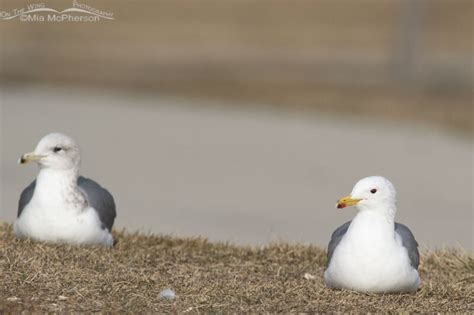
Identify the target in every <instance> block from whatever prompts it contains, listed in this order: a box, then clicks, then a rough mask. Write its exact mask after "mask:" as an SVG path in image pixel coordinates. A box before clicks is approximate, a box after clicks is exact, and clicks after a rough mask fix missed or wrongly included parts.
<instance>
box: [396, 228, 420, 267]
mask: <svg viewBox="0 0 474 315" xmlns="http://www.w3.org/2000/svg"><path fill="white" fill-rule="evenodd" d="M395 233H397V234H398V235H399V236H400V238H401V239H402V245H403V247H405V248H406V249H407V251H408V257H409V258H410V264H411V265H412V266H413V267H414V268H416V269H418V265H419V264H420V253H419V252H418V242H417V241H416V240H415V237H414V236H413V233H412V232H411V231H410V229H409V228H408V227H407V226H406V225H403V224H401V223H395Z"/></svg>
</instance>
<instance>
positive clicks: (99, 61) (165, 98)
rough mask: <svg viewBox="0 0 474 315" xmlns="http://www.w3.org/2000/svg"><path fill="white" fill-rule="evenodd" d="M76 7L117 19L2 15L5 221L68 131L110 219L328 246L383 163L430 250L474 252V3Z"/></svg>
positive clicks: (406, 218) (277, 1)
mask: <svg viewBox="0 0 474 315" xmlns="http://www.w3.org/2000/svg"><path fill="white" fill-rule="evenodd" d="M32 3H34V2H30V1H23V0H21V1H18V0H2V1H0V13H1V12H2V11H3V12H12V11H13V10H14V9H19V8H23V7H27V6H28V5H30V4H32ZM75 3H76V5H77V4H78V3H79V4H84V5H87V6H90V7H93V8H96V9H98V10H102V11H106V12H111V13H113V18H114V19H113V20H108V19H101V20H100V21H97V22H66V21H64V22H51V21H47V20H46V21H44V22H40V21H37V22H31V21H25V20H22V18H21V16H20V17H17V18H13V19H9V20H5V19H3V20H0V93H1V94H0V115H1V116H0V123H1V128H0V133H1V137H0V139H1V143H0V151H1V167H0V172H1V173H0V176H1V195H0V201H1V203H0V205H1V208H0V220H2V221H7V222H13V220H14V218H15V216H16V207H17V200H18V196H19V194H20V193H21V190H22V188H23V187H25V185H26V184H28V183H29V182H30V181H31V180H32V179H33V178H34V177H35V176H36V174H37V169H36V168H35V167H34V166H31V165H30V166H26V167H23V166H22V167H20V166H19V165H17V164H16V162H17V159H18V157H19V156H20V155H21V154H22V153H24V152H28V151H31V150H33V149H34V147H35V146H36V143H37V142H38V141H39V139H40V138H41V137H42V136H43V135H45V134H46V133H48V132H51V131H61V132H64V133H67V134H69V135H71V136H73V137H74V138H76V140H77V141H78V142H79V143H80V145H81V147H82V153H83V154H82V156H83V159H82V169H81V173H82V174H83V175H85V176H88V177H92V178H94V179H96V180H98V181H99V182H100V183H101V184H102V185H104V186H105V187H107V188H108V189H109V190H110V191H111V192H112V193H113V195H114V196H115V199H116V202H117V205H118V220H117V221H116V227H117V228H127V229H128V230H131V231H135V230H140V231H144V232H154V233H171V234H174V235H183V236H195V235H202V236H205V237H209V238H210V239H211V240H221V241H230V242H234V243H239V244H265V243H268V242H272V241H288V242H305V243H312V244H316V245H319V246H325V245H326V244H327V242H328V240H329V238H330V234H331V232H332V231H333V230H334V229H335V228H336V227H337V226H338V225H340V224H342V223H344V222H345V221H346V220H348V219H350V218H352V217H353V216H354V215H355V213H356V210H355V209H351V208H350V209H344V210H342V211H341V210H336V209H334V205H335V201H336V200H337V199H338V198H339V197H341V196H344V195H347V194H348V193H350V191H351V189H352V186H353V185H354V184H355V182H356V181H357V180H358V179H360V178H362V177H364V176H368V175H375V174H380V175H384V176H386V177H388V178H389V179H391V180H392V181H393V182H394V184H395V186H396V188H397V190H398V200H399V210H398V215H397V220H398V221H400V222H404V223H406V224H407V225H409V226H410V227H411V228H412V230H413V232H414V233H415V235H416V237H417V239H418V240H419V242H420V244H421V245H422V246H424V247H441V246H445V245H450V246H462V247H464V248H466V249H470V250H472V249H473V243H474V232H473V227H474V221H473V203H472V198H473V195H474V190H473V177H474V170H473V141H472V140H473V138H472V134H473V133H472V131H473V129H472V125H473V105H472V88H473V71H474V66H473V50H472V47H473V42H472V41H473V25H472V23H473V22H472V21H473V2H472V1H470V0H466V1H464V0H430V1H428V0H402V1H385V0H382V1H380V0H377V1H376V0H362V1H349V0H340V1H330V0H321V1H289V0H288V1H281V0H271V1H270V0H261V1H256V0H253V1H250V0H246V1H245V0H244V1H242V0H233V1H230V0H225V1H220V0H206V1H172V0H169V1H122V2H117V1H111V0H110V1H104V0H97V1H90V0H82V1H76V2H75ZM43 4H44V5H45V6H46V7H48V8H53V9H55V10H58V11H62V10H65V9H68V8H71V7H72V6H73V2H72V1H53V0H47V1H44V2H43ZM47 14H48V13H45V12H42V13H37V15H42V16H47ZM72 15H78V16H79V15H83V14H80V13H72ZM4 16H5V14H3V17H4ZM1 18H2V14H0V19H1Z"/></svg>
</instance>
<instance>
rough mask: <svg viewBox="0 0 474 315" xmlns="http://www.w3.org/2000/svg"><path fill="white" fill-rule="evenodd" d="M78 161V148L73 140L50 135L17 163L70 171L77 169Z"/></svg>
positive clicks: (79, 155) (59, 134)
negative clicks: (32, 163)
mask: <svg viewBox="0 0 474 315" xmlns="http://www.w3.org/2000/svg"><path fill="white" fill-rule="evenodd" d="M80 161H81V154H80V150H79V146H78V145H77V144H76V142H75V141H74V139H72V138H71V137H69V136H66V135H64V134H62V133H50V134H48V135H46V136H44V137H43V138H42V139H41V140H40V142H39V143H38V145H37V146H36V148H35V150H34V151H33V152H30V153H25V154H23V155H22V156H21V158H20V161H19V162H20V164H26V163H29V162H36V163H38V165H39V167H40V168H50V169H57V170H71V169H77V168H78V167H79V164H80Z"/></svg>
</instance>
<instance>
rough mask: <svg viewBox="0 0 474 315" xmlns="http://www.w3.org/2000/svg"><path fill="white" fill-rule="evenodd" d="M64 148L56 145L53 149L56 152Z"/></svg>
mask: <svg viewBox="0 0 474 315" xmlns="http://www.w3.org/2000/svg"><path fill="white" fill-rule="evenodd" d="M62 150H63V148H61V147H54V149H53V151H54V153H58V152H61V151H62Z"/></svg>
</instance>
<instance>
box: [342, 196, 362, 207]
mask: <svg viewBox="0 0 474 315" xmlns="http://www.w3.org/2000/svg"><path fill="white" fill-rule="evenodd" d="M361 200H362V199H355V198H352V196H351V195H349V196H345V197H342V198H341V199H339V200H338V201H337V204H336V208H338V209H342V208H345V207H350V206H355V205H356V204H358V203H359V201H361Z"/></svg>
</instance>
